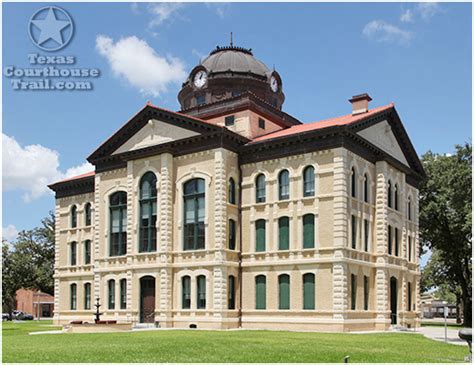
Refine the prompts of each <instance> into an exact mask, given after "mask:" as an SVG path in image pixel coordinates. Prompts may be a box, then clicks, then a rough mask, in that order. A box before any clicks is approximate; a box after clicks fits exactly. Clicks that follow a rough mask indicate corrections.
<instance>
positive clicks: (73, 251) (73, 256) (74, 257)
mask: <svg viewBox="0 0 474 365" xmlns="http://www.w3.org/2000/svg"><path fill="white" fill-rule="evenodd" d="M76 264H77V242H71V266H75V265H76Z"/></svg>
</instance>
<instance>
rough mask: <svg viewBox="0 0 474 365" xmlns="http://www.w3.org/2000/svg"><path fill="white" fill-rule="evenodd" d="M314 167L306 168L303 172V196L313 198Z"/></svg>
mask: <svg viewBox="0 0 474 365" xmlns="http://www.w3.org/2000/svg"><path fill="white" fill-rule="evenodd" d="M314 191H315V189H314V167H313V166H308V167H306V168H305V169H304V171H303V196H314Z"/></svg>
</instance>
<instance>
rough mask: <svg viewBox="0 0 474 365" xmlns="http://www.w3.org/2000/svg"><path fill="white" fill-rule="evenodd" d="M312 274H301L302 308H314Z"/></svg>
mask: <svg viewBox="0 0 474 365" xmlns="http://www.w3.org/2000/svg"><path fill="white" fill-rule="evenodd" d="M314 283H315V280H314V274H312V273H307V274H304V275H303V309H315V287H314Z"/></svg>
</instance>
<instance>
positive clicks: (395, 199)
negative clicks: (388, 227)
mask: <svg viewBox="0 0 474 365" xmlns="http://www.w3.org/2000/svg"><path fill="white" fill-rule="evenodd" d="M394 203H395V204H394V205H395V210H398V185H397V184H395V188H394Z"/></svg>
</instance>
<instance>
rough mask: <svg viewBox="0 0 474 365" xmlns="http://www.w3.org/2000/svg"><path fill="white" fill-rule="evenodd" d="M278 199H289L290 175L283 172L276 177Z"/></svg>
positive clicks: (286, 171) (285, 171)
mask: <svg viewBox="0 0 474 365" xmlns="http://www.w3.org/2000/svg"><path fill="white" fill-rule="evenodd" d="M278 197H279V199H280V200H282V199H289V198H290V173H289V172H288V170H283V171H282V172H280V174H279V175H278Z"/></svg>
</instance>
